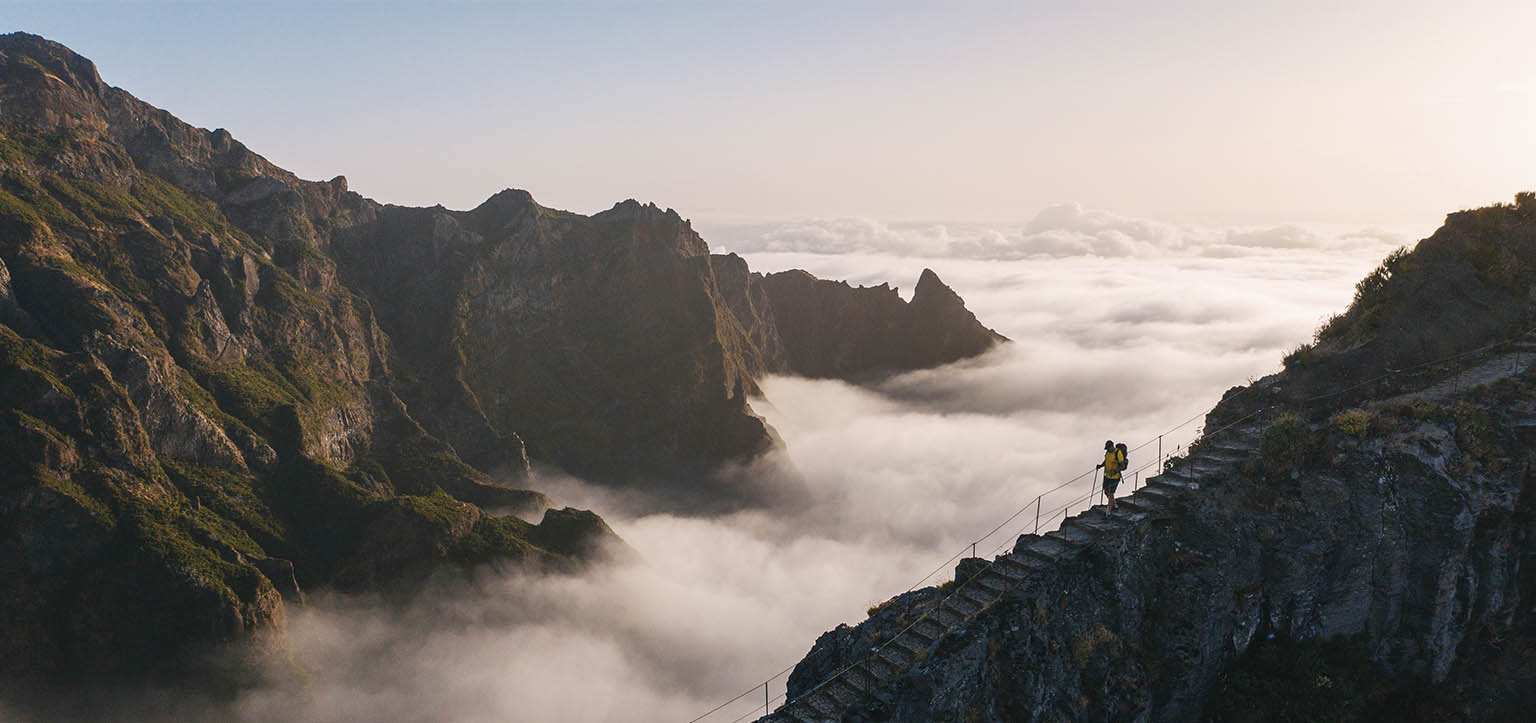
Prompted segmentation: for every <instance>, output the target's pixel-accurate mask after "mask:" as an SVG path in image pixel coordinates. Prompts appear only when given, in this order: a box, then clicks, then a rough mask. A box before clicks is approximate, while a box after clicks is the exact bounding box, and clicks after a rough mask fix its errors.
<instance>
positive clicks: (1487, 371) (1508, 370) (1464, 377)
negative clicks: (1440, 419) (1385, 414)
mask: <svg viewBox="0 0 1536 723" xmlns="http://www.w3.org/2000/svg"><path fill="white" fill-rule="evenodd" d="M1533 363H1536V331H1533V332H1528V333H1526V334H1525V335H1523V336H1520V337H1517V338H1516V339H1514V341H1513V343H1511V344H1510V345H1509V346H1508V347H1507V349H1506V350H1505V351H1502V352H1500V353H1496V354H1493V355H1492V356H1489V357H1487V358H1485V359H1483V360H1482V361H1481V362H1476V365H1475V366H1469V367H1467V368H1465V369H1461V370H1458V372H1457V373H1455V374H1452V375H1450V376H1449V377H1447V378H1445V379H1442V380H1440V381H1439V382H1436V383H1434V384H1431V385H1430V386H1428V387H1425V388H1424V389H1420V390H1418V391H1416V392H1408V393H1406V394H1399V395H1397V396H1395V397H1392V398H1390V399H1386V400H1383V401H1382V402H1381V403H1382V404H1383V405H1391V404H1405V403H1408V402H1412V401H1417V400H1422V401H1428V402H1440V401H1444V400H1446V399H1449V398H1450V397H1451V396H1452V395H1455V394H1457V393H1458V392H1461V391H1462V390H1466V389H1471V388H1473V387H1475V386H1478V385H1480V384H1492V383H1493V382H1496V381H1498V380H1500V379H1505V378H1508V377H1512V376H1515V375H1516V374H1519V373H1520V372H1522V371H1524V370H1526V369H1527V368H1529V367H1530V366H1531V365H1532V364H1533Z"/></svg>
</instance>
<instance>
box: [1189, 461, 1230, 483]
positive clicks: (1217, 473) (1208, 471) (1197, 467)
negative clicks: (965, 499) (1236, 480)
mask: <svg viewBox="0 0 1536 723" xmlns="http://www.w3.org/2000/svg"><path fill="white" fill-rule="evenodd" d="M1234 467H1236V465H1230V464H1221V463H1219V462H1215V461H1212V460H1208V459H1197V460H1195V461H1194V464H1191V465H1190V471H1191V472H1194V473H1195V475H1196V477H1197V478H1198V479H1201V480H1206V479H1210V478H1212V477H1228V476H1231V475H1232V473H1233V468H1234Z"/></svg>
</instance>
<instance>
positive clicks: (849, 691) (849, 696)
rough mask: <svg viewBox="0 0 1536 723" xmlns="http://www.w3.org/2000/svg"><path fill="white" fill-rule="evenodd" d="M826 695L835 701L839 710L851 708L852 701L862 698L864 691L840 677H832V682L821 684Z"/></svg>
mask: <svg viewBox="0 0 1536 723" xmlns="http://www.w3.org/2000/svg"><path fill="white" fill-rule="evenodd" d="M822 689H823V690H825V691H826V693H827V695H829V696H831V697H832V699H833V700H835V701H837V704H838V708H839V709H840V710H847V709H848V708H851V707H852V706H853V704H854V703H857V702H859V701H861V700H864V691H863V690H860V689H859V688H856V687H854V685H853V684H852V683H849V682H848V681H847V680H846V679H844V678H842V677H838V678H833V679H832V682H830V683H828V684H826V685H825V686H822Z"/></svg>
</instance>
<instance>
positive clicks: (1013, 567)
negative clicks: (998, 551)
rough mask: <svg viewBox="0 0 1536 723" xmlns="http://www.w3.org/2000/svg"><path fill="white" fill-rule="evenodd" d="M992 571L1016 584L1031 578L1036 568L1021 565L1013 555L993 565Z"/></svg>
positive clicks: (1005, 556)
mask: <svg viewBox="0 0 1536 723" xmlns="http://www.w3.org/2000/svg"><path fill="white" fill-rule="evenodd" d="M992 570H993V572H996V573H997V574H999V575H1002V576H1003V577H1006V578H1008V579H1009V580H1013V581H1015V582H1017V581H1019V580H1023V579H1024V578H1026V577H1029V574H1030V573H1031V572H1034V571H1035V568H1033V567H1029V566H1028V565H1024V564H1021V563H1020V562H1019V561H1018V559H1017V558H1015V557H1014V556H1013V555H1003V556H1002V557H999V558H997V560H996V561H994V562H993V563H992Z"/></svg>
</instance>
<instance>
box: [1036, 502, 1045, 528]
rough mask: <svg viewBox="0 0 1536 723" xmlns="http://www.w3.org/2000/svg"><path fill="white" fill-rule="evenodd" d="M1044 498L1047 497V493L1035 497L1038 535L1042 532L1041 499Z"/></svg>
mask: <svg viewBox="0 0 1536 723" xmlns="http://www.w3.org/2000/svg"><path fill="white" fill-rule="evenodd" d="M1042 499H1045V495H1040V496H1039V497H1036V498H1035V534H1037V535H1038V534H1040V500H1042Z"/></svg>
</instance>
